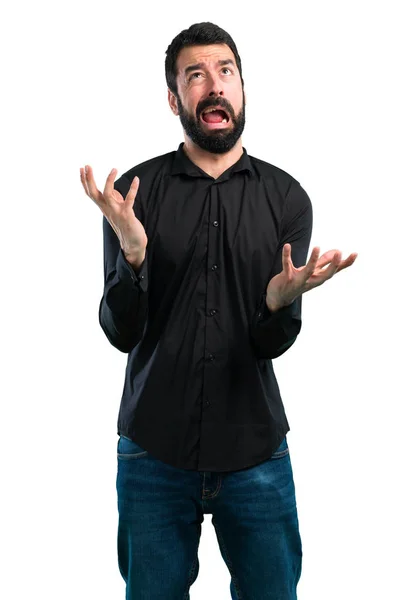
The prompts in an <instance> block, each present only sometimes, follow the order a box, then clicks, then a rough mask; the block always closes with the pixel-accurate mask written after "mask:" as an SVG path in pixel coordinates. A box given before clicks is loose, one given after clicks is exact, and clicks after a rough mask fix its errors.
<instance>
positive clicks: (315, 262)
mask: <svg viewBox="0 0 400 600" xmlns="http://www.w3.org/2000/svg"><path fill="white" fill-rule="evenodd" d="M319 252H320V249H319V247H318V246H316V247H315V248H313V251H312V252H311V256H310V259H309V261H308V263H307V264H306V265H303V266H302V267H298V268H296V267H295V266H294V265H293V262H292V259H291V245H290V244H285V245H284V246H283V249H282V266H283V270H282V271H281V272H280V273H278V274H277V275H275V277H273V278H272V279H271V281H270V282H269V283H268V287H267V296H266V303H267V306H268V308H269V309H270V310H271V311H275V310H278V309H279V308H281V307H283V306H287V305H288V304H291V303H292V302H293V300H295V299H296V298H297V297H298V296H300V295H301V294H304V292H308V291H309V290H312V289H313V288H315V287H317V286H319V285H322V284H323V283H324V281H326V280H327V279H330V278H331V277H333V276H334V275H335V273H338V272H339V271H341V270H342V269H346V268H347V267H350V266H351V265H352V264H353V263H354V261H355V260H356V258H357V256H358V255H357V252H353V253H352V254H350V255H349V256H348V257H347V258H346V259H345V260H341V257H342V253H341V252H340V250H329V251H328V252H325V253H324V254H322V256H320V257H319V258H318V256H319ZM328 264H329V266H328V267H327V268H324V267H326V265H328Z"/></svg>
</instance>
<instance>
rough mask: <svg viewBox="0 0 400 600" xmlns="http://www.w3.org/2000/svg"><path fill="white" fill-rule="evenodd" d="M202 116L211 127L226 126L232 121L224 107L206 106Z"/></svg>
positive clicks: (204, 121)
mask: <svg viewBox="0 0 400 600" xmlns="http://www.w3.org/2000/svg"><path fill="white" fill-rule="evenodd" d="M200 117H201V120H202V122H203V123H205V125H207V127H209V128H210V129H218V128H220V127H225V126H226V125H227V124H228V123H229V122H230V118H229V114H228V113H227V112H226V111H225V110H224V109H222V108H206V109H205V110H203V112H202V113H201V115H200Z"/></svg>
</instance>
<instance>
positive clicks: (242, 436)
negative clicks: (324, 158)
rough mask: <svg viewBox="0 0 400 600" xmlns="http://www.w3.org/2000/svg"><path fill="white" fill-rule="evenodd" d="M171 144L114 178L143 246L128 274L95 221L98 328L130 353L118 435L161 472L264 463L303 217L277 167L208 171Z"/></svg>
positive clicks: (302, 197) (296, 306) (290, 322)
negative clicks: (283, 284)
mask: <svg viewBox="0 0 400 600" xmlns="http://www.w3.org/2000/svg"><path fill="white" fill-rule="evenodd" d="M183 146H184V143H183V142H182V143H181V144H180V145H179V148H178V150H177V151H173V152H169V153H167V154H164V155H162V156H158V157H156V158H153V159H150V160H148V161H146V162H143V163H141V164H139V165H137V166H136V167H133V168H132V169H130V170H129V171H127V172H126V173H125V174H123V175H122V176H121V177H120V178H119V179H118V180H117V181H116V182H115V188H116V189H118V190H119V191H120V193H121V194H122V195H123V197H124V198H125V196H126V194H127V192H128V190H129V187H130V184H131V182H132V180H133V178H134V176H135V175H138V177H139V178H140V185H139V190H138V193H137V196H136V200H135V204H134V211H135V215H136V216H137V218H138V219H139V220H140V221H141V223H142V224H143V226H144V228H145V231H146V234H147V237H148V246H147V249H146V257H145V260H144V263H143V264H142V266H141V268H140V269H139V270H138V272H137V273H136V272H135V271H134V269H133V268H132V266H131V265H130V264H129V263H128V261H127V260H126V258H125V256H124V254H123V252H122V250H121V247H120V244H119V241H118V238H117V236H116V234H115V233H114V231H113V229H112V228H111V226H110V225H109V223H108V221H107V219H106V218H105V217H104V218H103V234H104V293H103V297H102V298H101V302H100V306H99V321H100V325H101V327H102V329H103V331H104V333H105V335H106V336H107V339H108V340H109V342H110V343H111V344H112V345H113V346H114V347H115V348H117V349H118V350H120V351H121V352H125V353H128V358H127V366H126V373H125V383H124V387H123V392H122V398H121V404H120V409H119V414H118V423H117V428H118V434H119V435H125V436H127V437H129V438H131V439H132V440H134V441H136V442H137V443H138V444H139V445H140V446H141V447H142V448H144V449H146V450H148V451H149V453H150V454H152V455H153V456H154V457H156V458H158V459H159V460H161V461H164V462H165V463H167V464H170V465H171V466H174V467H178V468H182V469H190V470H198V471H214V472H222V471H235V470H239V469H242V468H246V467H250V466H253V465H256V464H259V463H260V462H262V461H264V460H266V459H268V458H269V457H270V456H271V455H272V453H273V452H274V450H276V448H278V446H279V445H280V443H281V442H282V440H283V439H284V437H285V435H286V433H287V432H288V431H289V429H290V427H289V424H288V421H287V418H286V414H285V410H284V406H283V403H282V399H281V395H280V391H279V386H278V383H277V380H276V377H275V374H274V370H273V364H272V359H274V358H277V357H279V356H281V355H282V354H283V353H284V352H286V351H287V350H288V349H289V348H290V347H291V346H292V345H293V343H294V342H295V340H296V337H297V335H298V334H299V332H300V329H301V325H302V321H301V301H302V297H301V296H300V297H299V298H297V299H296V300H295V301H294V302H293V303H292V304H291V305H290V306H286V307H283V308H281V309H279V310H277V311H275V312H273V313H271V312H270V311H269V309H268V307H267V305H266V288H267V285H268V282H269V281H270V279H271V278H272V277H273V276H274V275H276V274H277V273H280V272H281V271H282V248H283V245H284V244H285V243H290V244H291V248H292V260H293V264H294V266H295V267H299V266H302V265H304V264H305V263H306V262H307V254H308V250H309V244H310V239H311V233H312V220H313V212H312V205H311V201H310V198H309V197H308V195H307V193H306V192H305V191H304V189H303V188H302V187H301V185H300V184H299V182H298V181H297V180H296V179H294V178H293V177H292V176H290V175H289V174H288V173H286V172H285V171H283V170H282V169H279V168H278V167H276V166H274V165H271V164H269V163H267V162H265V161H262V160H260V159H257V158H254V157H252V156H249V155H248V154H247V151H246V149H245V148H243V154H242V155H241V157H240V159H239V160H238V161H237V162H236V163H235V164H234V165H232V166H231V167H230V168H229V169H227V170H226V171H225V172H224V173H223V174H222V175H220V177H218V178H217V179H214V178H213V177H211V176H210V175H208V174H207V173H205V172H204V171H203V170H202V169H201V168H199V167H198V166H197V165H195V164H194V163H193V162H192V161H191V160H190V159H189V157H188V156H187V155H186V154H185V151H184V149H183Z"/></svg>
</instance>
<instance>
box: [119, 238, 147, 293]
mask: <svg viewBox="0 0 400 600" xmlns="http://www.w3.org/2000/svg"><path fill="white" fill-rule="evenodd" d="M147 267H148V265H147V251H146V254H145V257H144V261H143V263H142V265H141V267H140V269H139V271H138V272H137V273H136V272H135V270H134V268H133V267H132V265H131V264H130V263H129V262H128V261H127V259H126V256H125V254H124V252H123V250H122V248H120V250H119V253H118V256H117V263H116V269H117V274H118V277H119V279H120V280H121V281H123V282H126V283H131V282H133V283H134V285H135V286H136V287H138V288H139V289H140V290H141V291H142V292H147V289H148V273H147V270H148V269H147Z"/></svg>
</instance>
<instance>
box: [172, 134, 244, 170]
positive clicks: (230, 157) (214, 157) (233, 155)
mask: <svg viewBox="0 0 400 600" xmlns="http://www.w3.org/2000/svg"><path fill="white" fill-rule="evenodd" d="M184 137H185V143H184V145H183V150H184V152H185V154H186V156H187V157H188V158H190V160H191V161H192V162H193V163H194V164H195V165H197V166H198V167H200V169H202V170H203V171H204V172H205V173H207V174H208V175H210V176H211V177H214V179H217V178H218V177H219V176H220V175H221V173H223V172H224V171H226V170H227V169H229V167H231V166H232V165H234V164H235V163H236V162H237V161H238V160H239V158H240V157H241V156H242V154H243V146H242V139H241V138H240V139H239V140H238V141H237V142H236V144H235V145H234V147H233V148H232V149H231V150H229V152H226V153H225V154H214V153H212V152H207V151H206V150H203V149H202V148H199V147H198V146H196V144H194V143H193V142H192V140H191V139H190V138H189V137H188V136H187V135H186V133H185V132H184Z"/></svg>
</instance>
